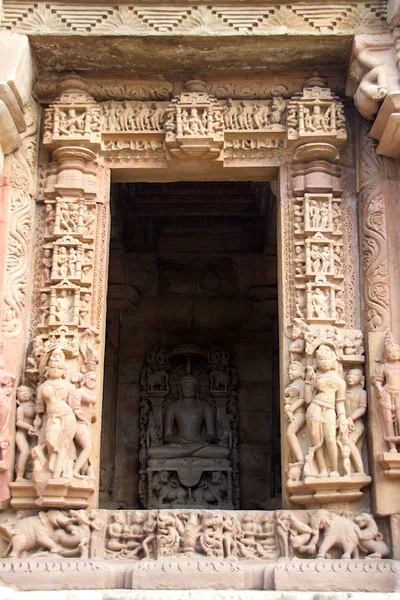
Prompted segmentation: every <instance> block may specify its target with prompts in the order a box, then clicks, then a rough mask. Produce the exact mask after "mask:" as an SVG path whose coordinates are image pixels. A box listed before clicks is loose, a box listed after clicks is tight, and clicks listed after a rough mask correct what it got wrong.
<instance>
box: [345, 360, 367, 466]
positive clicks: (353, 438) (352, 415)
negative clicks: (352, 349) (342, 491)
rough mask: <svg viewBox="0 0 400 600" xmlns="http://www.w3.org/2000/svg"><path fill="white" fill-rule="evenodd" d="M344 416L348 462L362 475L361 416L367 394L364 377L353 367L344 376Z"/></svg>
mask: <svg viewBox="0 0 400 600" xmlns="http://www.w3.org/2000/svg"><path fill="white" fill-rule="evenodd" d="M346 384H347V387H346V402H345V406H346V415H347V420H348V424H349V431H350V433H349V436H348V444H349V446H350V460H351V462H352V463H353V465H354V469H355V471H356V473H364V465H363V462H362V458H361V453H360V452H361V448H362V443H363V439H364V431H365V427H364V423H363V416H364V415H365V413H366V410H367V392H366V391H365V390H364V389H363V388H364V376H363V372H362V370H361V369H359V368H356V367H353V368H351V369H349V370H348V371H347V375H346Z"/></svg>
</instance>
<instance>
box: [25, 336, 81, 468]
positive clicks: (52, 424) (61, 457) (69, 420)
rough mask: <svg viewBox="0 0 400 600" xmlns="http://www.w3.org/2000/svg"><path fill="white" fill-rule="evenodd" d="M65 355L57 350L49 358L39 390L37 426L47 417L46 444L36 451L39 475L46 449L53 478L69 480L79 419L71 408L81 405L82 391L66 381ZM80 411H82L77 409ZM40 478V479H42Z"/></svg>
mask: <svg viewBox="0 0 400 600" xmlns="http://www.w3.org/2000/svg"><path fill="white" fill-rule="evenodd" d="M66 377H67V368H66V365H65V355H64V352H63V351H62V349H61V348H60V347H56V348H55V349H54V350H53V351H52V353H51V355H50V358H49V362H48V364H47V369H46V380H45V381H44V382H43V383H42V384H41V385H40V386H39V387H38V391H37V401H36V412H37V417H36V419H35V426H36V427H38V426H39V427H40V426H41V425H42V423H43V422H42V419H41V417H40V415H43V414H45V416H46V419H45V421H44V436H43V438H44V439H43V444H39V446H37V447H36V448H34V449H33V455H34V461H35V458H36V464H35V473H36V476H39V474H38V473H37V471H38V470H41V469H40V463H41V462H42V460H43V456H44V454H43V451H44V450H47V460H48V468H49V471H50V473H51V478H52V479H58V478H59V477H61V476H63V475H64V476H66V477H70V476H71V473H70V470H69V469H70V467H71V462H72V458H71V457H72V450H73V439H74V436H75V433H76V417H75V414H74V410H73V409H72V408H71V407H72V406H79V392H78V390H77V389H76V388H75V386H73V385H72V383H69V382H68V381H66ZM76 410H79V409H76ZM39 477H40V476H39Z"/></svg>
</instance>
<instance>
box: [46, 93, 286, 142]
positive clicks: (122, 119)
mask: <svg viewBox="0 0 400 600" xmlns="http://www.w3.org/2000/svg"><path fill="white" fill-rule="evenodd" d="M285 110H286V102H285V100H284V99H283V98H280V97H274V98H272V99H271V100H270V101H269V103H268V104H267V103H265V102H261V101H258V102H256V103H254V102H252V103H249V102H245V101H242V102H240V103H237V104H234V103H233V102H232V100H228V101H227V103H226V105H225V107H218V105H217V106H213V107H206V108H204V107H188V108H180V109H179V118H180V121H181V125H182V129H183V133H184V134H185V133H186V134H187V135H193V134H196V133H200V134H205V133H206V132H207V129H208V121H209V120H210V119H211V122H212V130H213V132H214V133H215V132H217V131H221V130H222V129H223V128H224V127H225V128H226V129H228V130H266V129H272V130H274V129H275V128H276V127H278V129H279V130H281V129H282V127H283V124H284V117H283V115H284V112H285ZM49 117H51V114H50V113H49ZM102 119H103V124H102V125H103V129H104V130H105V131H112V132H116V131H148V132H150V131H155V132H157V131H164V129H165V130H166V131H170V132H173V133H176V131H177V124H176V120H177V118H176V113H175V110H171V109H170V110H165V109H164V108H163V107H161V106H159V105H158V104H156V103H153V104H151V105H147V104H143V103H134V102H133V103H131V102H123V103H118V104H116V103H112V102H110V103H107V104H105V105H103V113H102ZM87 121H90V123H89V122H87ZM46 127H47V129H48V130H50V131H51V123H50V122H49V121H48V124H47V125H46ZM99 131H100V113H98V112H97V111H94V110H93V109H92V108H91V109H88V110H87V111H86V109H81V110H79V109H74V108H70V109H66V110H62V109H60V108H58V107H57V108H56V109H55V111H54V117H53V127H52V133H53V135H61V136H69V135H75V134H83V133H88V132H93V133H95V132H99Z"/></svg>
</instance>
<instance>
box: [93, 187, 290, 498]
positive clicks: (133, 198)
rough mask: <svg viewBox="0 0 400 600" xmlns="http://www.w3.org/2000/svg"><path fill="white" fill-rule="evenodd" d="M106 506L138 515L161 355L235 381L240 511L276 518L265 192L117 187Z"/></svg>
mask: <svg viewBox="0 0 400 600" xmlns="http://www.w3.org/2000/svg"><path fill="white" fill-rule="evenodd" d="M111 212H112V225H111V247H110V268H109V287H108V306H107V339H106V358H105V377H104V395H103V422H102V440H101V481H100V486H101V489H100V505H101V507H102V508H123V509H125V508H141V507H142V506H143V505H142V503H141V501H140V497H139V472H140V462H139V454H140V424H139V420H140V401H141V373H142V369H143V367H144V365H145V363H146V357H147V356H148V353H149V352H150V351H151V350H152V349H153V348H155V347H163V348H166V349H167V350H172V349H173V348H175V347H176V346H179V345H183V344H192V345H196V346H198V347H200V348H203V349H207V348H210V347H212V346H214V347H215V346H217V347H220V348H223V349H224V350H226V351H227V352H228V353H229V357H230V361H231V364H232V365H233V366H234V368H235V369H236V371H237V379H238V385H237V406H238V454H239V488H240V500H239V506H240V508H241V509H260V508H265V509H268V508H271V509H272V508H279V507H280V505H281V499H280V440H279V432H280V425H279V393H278V389H279V388H278V370H279V369H278V332H277V327H278V325H277V323H278V308H277V306H278V301H277V295H278V294H277V255H276V251H277V247H276V220H277V219H276V199H275V197H274V195H273V194H272V192H271V189H270V185H269V184H268V183H258V182H257V183H255V182H206V183H205V182H189V183H188V182H176V183H124V184H113V186H112V194H111Z"/></svg>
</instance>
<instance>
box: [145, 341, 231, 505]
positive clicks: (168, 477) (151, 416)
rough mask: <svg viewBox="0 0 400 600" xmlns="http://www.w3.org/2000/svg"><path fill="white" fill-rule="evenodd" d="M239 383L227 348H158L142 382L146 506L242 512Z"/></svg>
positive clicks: (185, 346)
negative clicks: (239, 458)
mask: <svg viewBox="0 0 400 600" xmlns="http://www.w3.org/2000/svg"><path fill="white" fill-rule="evenodd" d="M236 385H237V378H236V373H235V371H234V369H233V368H232V367H231V366H230V357H229V353H228V352H226V351H225V350H222V349H220V348H215V347H211V348H209V349H202V348H199V347H198V346H194V345H184V346H178V347H176V348H175V349H174V350H172V351H171V352H169V351H168V350H167V349H166V348H159V347H156V348H153V350H151V351H150V352H149V353H148V355H147V361H146V365H145V367H144V368H143V371H142V377H141V387H142V393H141V398H142V399H141V411H140V437H141V450H140V468H141V471H140V484H139V485H140V489H139V494H140V497H141V501H142V503H143V505H144V506H145V507H146V508H156V507H159V508H171V507H190V506H193V507H197V508H199V507H200V508H202V507H204V508H206V507H212V506H218V507H220V508H236V507H237V506H238V501H239V489H238V450H237V404H236V392H235V389H236Z"/></svg>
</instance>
